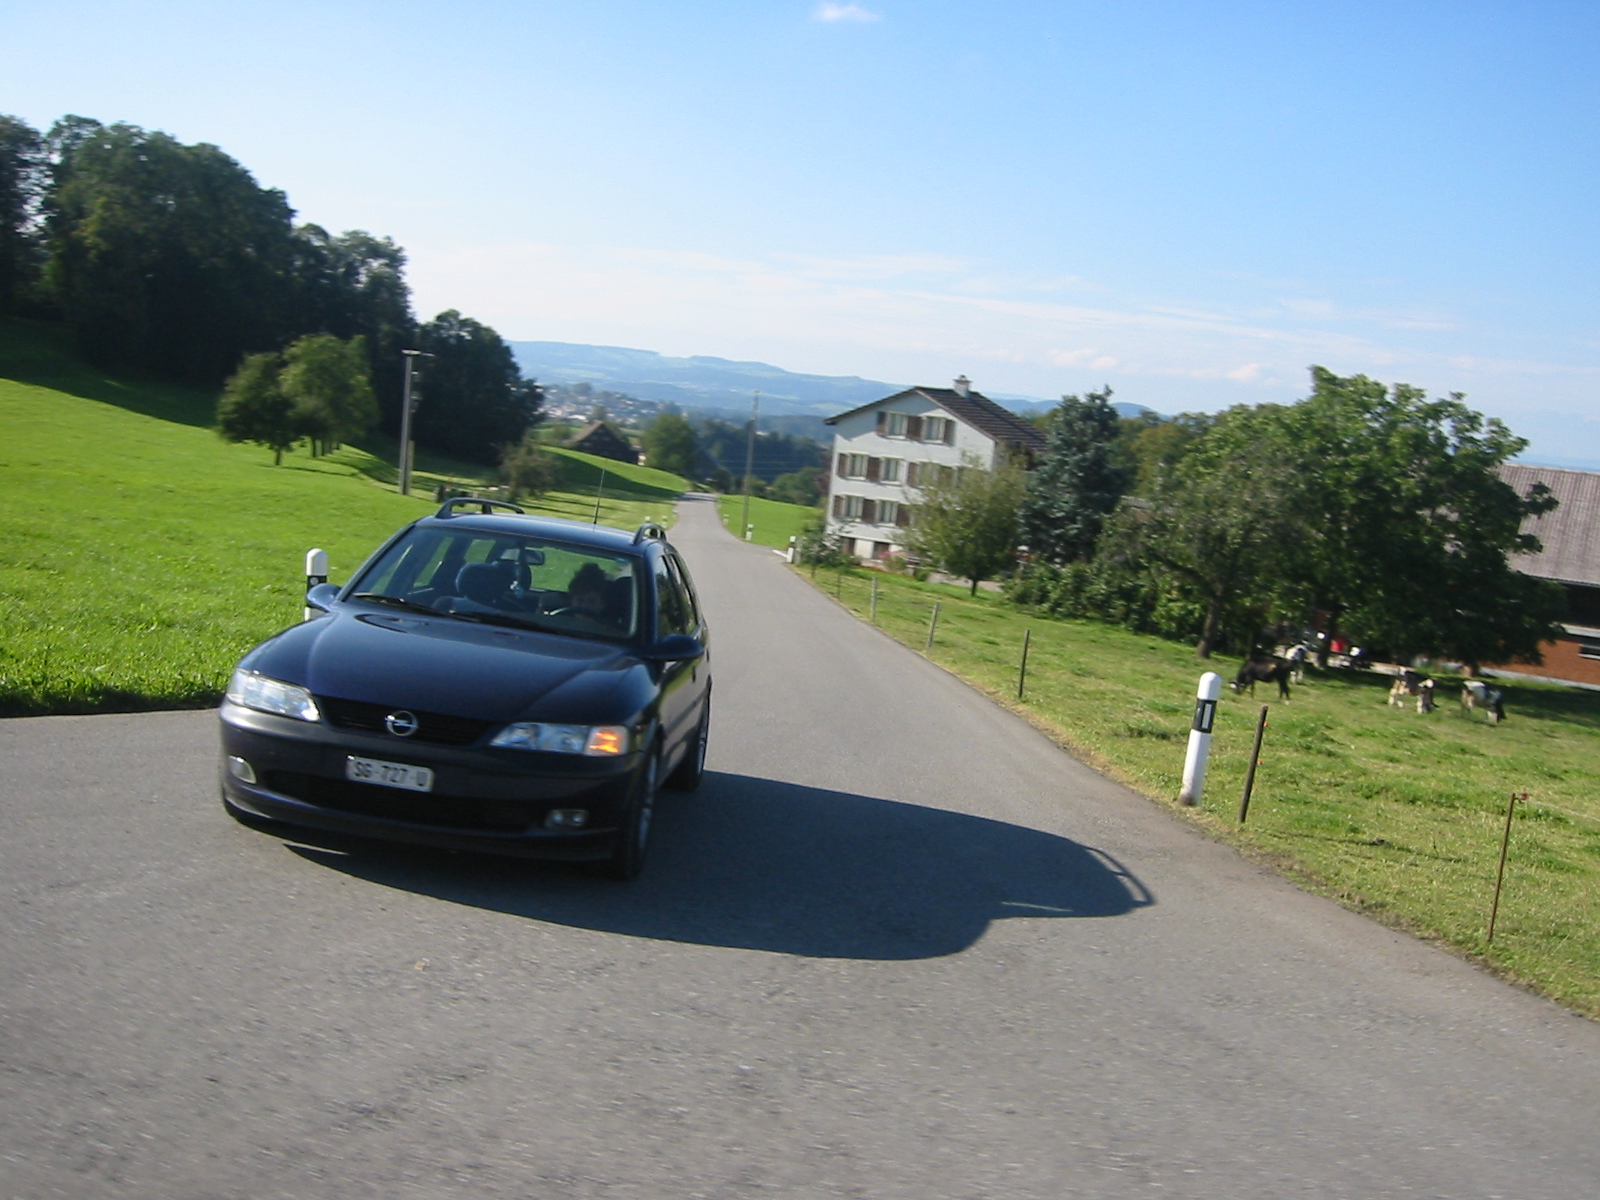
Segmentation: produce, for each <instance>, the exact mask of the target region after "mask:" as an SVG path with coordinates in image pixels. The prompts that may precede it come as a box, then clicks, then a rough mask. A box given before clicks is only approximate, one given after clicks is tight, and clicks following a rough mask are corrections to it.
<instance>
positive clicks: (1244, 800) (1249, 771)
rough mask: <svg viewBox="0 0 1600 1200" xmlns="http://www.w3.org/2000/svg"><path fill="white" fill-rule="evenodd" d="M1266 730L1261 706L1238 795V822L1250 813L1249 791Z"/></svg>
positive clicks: (1265, 713) (1265, 715)
mask: <svg viewBox="0 0 1600 1200" xmlns="http://www.w3.org/2000/svg"><path fill="white" fill-rule="evenodd" d="M1266 732H1267V706H1266V705H1265V704H1263V705H1262V706H1261V715H1260V716H1259V717H1257V718H1256V744H1255V747H1254V748H1253V749H1252V750H1251V751H1250V765H1249V767H1247V768H1246V769H1245V773H1244V795H1243V796H1241V797H1239V824H1241V825H1243V824H1244V819H1245V817H1247V816H1249V815H1250V792H1251V790H1252V789H1253V788H1254V787H1255V786H1256V767H1257V766H1258V765H1260V763H1261V738H1262V735H1263V734H1265V733H1266Z"/></svg>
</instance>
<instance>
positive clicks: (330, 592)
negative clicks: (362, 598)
mask: <svg viewBox="0 0 1600 1200" xmlns="http://www.w3.org/2000/svg"><path fill="white" fill-rule="evenodd" d="M338 598H339V585H338V584H336V583H319V584H317V586H316V587H314V588H312V589H311V590H310V591H309V592H307V593H306V607H307V608H314V609H316V610H317V611H318V612H327V611H328V610H329V609H331V608H332V607H333V602H334V601H335V600H336V599H338Z"/></svg>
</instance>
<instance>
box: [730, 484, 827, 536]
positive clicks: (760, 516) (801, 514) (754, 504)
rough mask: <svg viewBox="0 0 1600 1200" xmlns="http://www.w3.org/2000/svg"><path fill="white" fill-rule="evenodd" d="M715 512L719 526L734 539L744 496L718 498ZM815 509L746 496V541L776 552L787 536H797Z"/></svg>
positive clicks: (742, 514) (813, 515)
mask: <svg viewBox="0 0 1600 1200" xmlns="http://www.w3.org/2000/svg"><path fill="white" fill-rule="evenodd" d="M717 511H718V512H719V513H720V514H721V516H722V523H723V524H724V525H725V526H727V527H728V528H729V529H731V530H733V532H734V535H735V536H738V533H739V521H740V519H741V518H742V517H743V516H744V497H743V496H740V495H731V496H719V497H718V498H717ZM817 512H818V510H817V509H815V508H808V507H806V506H805V505H803V504H785V503H783V502H782V501H781V500H762V499H760V498H759V497H756V496H752V497H750V525H751V527H752V530H751V538H750V540H751V541H753V542H756V543H757V544H759V545H762V546H771V547H773V548H774V549H776V550H785V549H787V548H788V546H789V539H790V538H791V537H799V536H800V534H801V533H802V532H803V531H804V530H805V527H806V525H808V524H809V523H810V522H811V520H812V519H813V518H815V517H816V515H817Z"/></svg>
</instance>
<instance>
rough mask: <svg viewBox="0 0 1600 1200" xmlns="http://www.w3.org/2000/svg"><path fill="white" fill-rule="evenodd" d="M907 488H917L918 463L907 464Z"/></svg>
mask: <svg viewBox="0 0 1600 1200" xmlns="http://www.w3.org/2000/svg"><path fill="white" fill-rule="evenodd" d="M906 486H907V487H916V486H917V464H916V463H907V464H906Z"/></svg>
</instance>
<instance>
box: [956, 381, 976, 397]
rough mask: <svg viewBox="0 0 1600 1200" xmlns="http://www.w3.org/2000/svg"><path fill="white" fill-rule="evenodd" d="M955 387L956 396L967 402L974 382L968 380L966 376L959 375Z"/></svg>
mask: <svg viewBox="0 0 1600 1200" xmlns="http://www.w3.org/2000/svg"><path fill="white" fill-rule="evenodd" d="M955 386H956V395H958V396H960V397H961V398H962V399H963V400H965V399H966V398H967V392H968V391H969V390H970V389H971V388H972V380H970V379H968V378H967V377H966V376H965V375H957V376H956V384H955Z"/></svg>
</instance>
